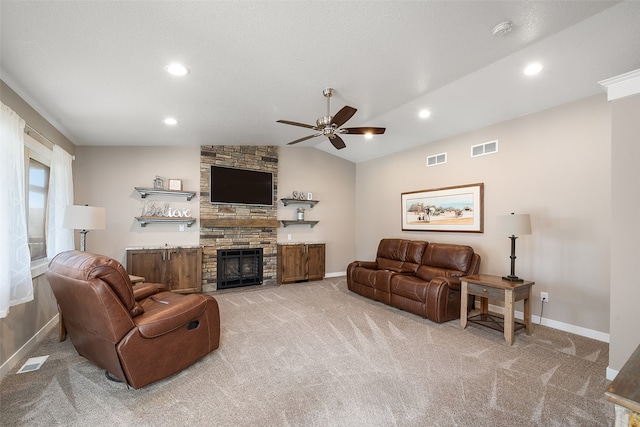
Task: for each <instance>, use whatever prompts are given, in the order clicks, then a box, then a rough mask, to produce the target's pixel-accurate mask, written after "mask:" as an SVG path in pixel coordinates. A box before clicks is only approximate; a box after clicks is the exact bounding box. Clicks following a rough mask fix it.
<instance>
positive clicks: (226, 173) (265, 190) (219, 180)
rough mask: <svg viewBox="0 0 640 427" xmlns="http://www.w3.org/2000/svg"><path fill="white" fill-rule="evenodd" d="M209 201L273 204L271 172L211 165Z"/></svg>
mask: <svg viewBox="0 0 640 427" xmlns="http://www.w3.org/2000/svg"><path fill="white" fill-rule="evenodd" d="M209 184H210V185H209V197H210V199H211V203H237V204H244V205H266V206H273V173H272V172H264V171H257V170H249V169H237V168H229V167H224V166H211V177H210V181H209Z"/></svg>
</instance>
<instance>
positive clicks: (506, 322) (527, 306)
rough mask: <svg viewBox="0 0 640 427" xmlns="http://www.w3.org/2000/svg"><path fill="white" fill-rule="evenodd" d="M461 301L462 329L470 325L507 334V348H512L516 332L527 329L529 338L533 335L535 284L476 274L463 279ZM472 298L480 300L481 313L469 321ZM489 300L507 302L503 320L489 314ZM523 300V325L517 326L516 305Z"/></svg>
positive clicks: (461, 279)
mask: <svg viewBox="0 0 640 427" xmlns="http://www.w3.org/2000/svg"><path fill="white" fill-rule="evenodd" d="M460 282H461V283H462V286H461V297H462V301H461V304H460V325H461V326H462V329H464V328H466V327H467V321H469V322H473V323H477V324H479V325H482V326H486V327H488V328H491V329H495V330H497V331H503V332H504V339H505V340H506V341H507V344H509V345H512V344H513V335H514V333H515V331H516V330H519V329H522V328H524V329H525V331H526V333H527V335H531V286H533V285H534V284H535V282H532V281H529V280H525V281H523V282H510V281H508V280H504V279H503V278H502V277H499V276H491V275H488V274H474V275H472V276H465V277H461V278H460ZM469 295H475V296H478V297H480V301H481V305H482V310H481V313H480V314H478V315H476V316H472V317H469V318H467V308H468V306H467V301H468V296H469ZM489 298H500V299H502V300H503V301H504V316H503V317H500V316H497V315H495V314H490V313H489ZM520 300H524V320H523V323H520V322H516V321H515V318H514V310H515V302H516V301H520Z"/></svg>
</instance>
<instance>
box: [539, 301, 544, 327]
mask: <svg viewBox="0 0 640 427" xmlns="http://www.w3.org/2000/svg"><path fill="white" fill-rule="evenodd" d="M543 310H544V300H543V301H542V304H540V321H539V322H538V325H541V324H542V311H543Z"/></svg>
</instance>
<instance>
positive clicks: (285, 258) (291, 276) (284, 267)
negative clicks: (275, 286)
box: [278, 245, 307, 283]
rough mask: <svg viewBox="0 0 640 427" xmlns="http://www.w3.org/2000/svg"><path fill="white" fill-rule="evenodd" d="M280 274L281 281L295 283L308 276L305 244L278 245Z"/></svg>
mask: <svg viewBox="0 0 640 427" xmlns="http://www.w3.org/2000/svg"><path fill="white" fill-rule="evenodd" d="M278 273H279V274H278V276H279V279H280V280H279V282H280V283H293V282H297V281H298V280H306V278H307V262H306V252H305V245H280V246H278Z"/></svg>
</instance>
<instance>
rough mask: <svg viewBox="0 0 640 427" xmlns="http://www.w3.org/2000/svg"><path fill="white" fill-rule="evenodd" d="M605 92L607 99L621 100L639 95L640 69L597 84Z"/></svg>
mask: <svg viewBox="0 0 640 427" xmlns="http://www.w3.org/2000/svg"><path fill="white" fill-rule="evenodd" d="M598 83H599V84H600V85H601V86H602V87H604V88H605V90H606V91H607V99H608V100H609V101H613V100H614V99H618V98H623V97H625V96H630V95H636V94H638V93H640V69H638V70H634V71H629V72H628V73H624V74H620V75H619V76H615V77H611V78H609V79H606V80H601V81H599V82H598Z"/></svg>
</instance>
